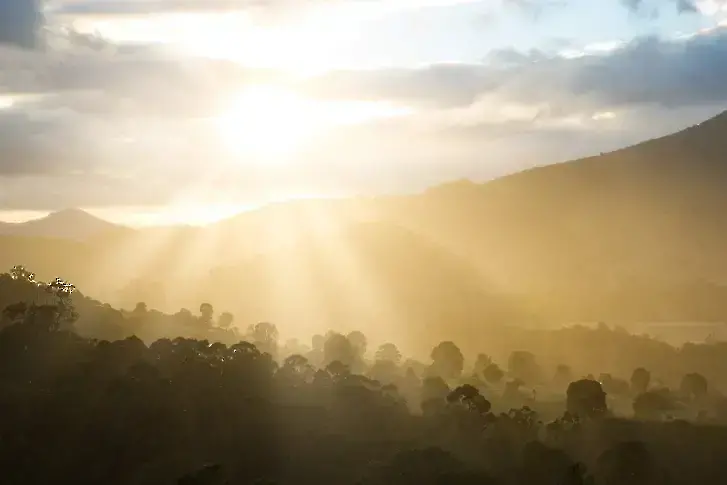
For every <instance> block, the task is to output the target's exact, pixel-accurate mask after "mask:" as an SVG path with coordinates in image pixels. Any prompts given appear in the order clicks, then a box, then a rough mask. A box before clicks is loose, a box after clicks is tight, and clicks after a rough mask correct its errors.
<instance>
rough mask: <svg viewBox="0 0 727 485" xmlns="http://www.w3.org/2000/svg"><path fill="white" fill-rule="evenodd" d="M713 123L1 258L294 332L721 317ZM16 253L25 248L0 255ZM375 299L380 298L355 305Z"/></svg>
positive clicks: (719, 123) (726, 200)
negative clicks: (400, 186)
mask: <svg viewBox="0 0 727 485" xmlns="http://www.w3.org/2000/svg"><path fill="white" fill-rule="evenodd" d="M725 135H727V115H721V116H718V117H716V118H714V119H712V120H708V121H706V122H704V123H702V124H700V125H698V126H695V127H692V128H689V129H687V130H684V131H682V132H679V133H676V134H674V135H670V136H667V137H663V138H659V139H655V140H650V141H648V142H645V143H642V144H639V145H636V146H633V147H630V148H626V149H623V150H618V151H615V152H612V153H608V154H604V155H600V156H596V157H591V158H587V159H582V160H577V161H573V162H567V163H561V164H557V165H550V166H545V167H539V168H535V169H531V170H528V171H525V172H521V173H518V174H514V175H510V176H507V177H503V178H501V179H498V180H495V181H491V182H488V183H484V184H475V183H471V182H461V183H453V184H447V185H443V186H440V187H435V188H433V189H431V190H429V191H427V192H425V193H422V194H419V195H414V196H397V197H379V198H369V199H354V200H339V201H331V200H322V201H298V202H289V203H285V204H278V205H275V206H271V207H267V208H264V209H261V210H259V211H255V212H250V213H244V214H240V215H238V216H236V217H234V218H232V219H229V220H226V221H223V222H221V223H218V224H215V225H212V226H209V227H207V228H203V229H197V228H194V229H191V228H190V229H184V230H182V229H174V230H169V231H162V232H155V233H153V234H152V232H148V231H133V232H130V233H125V234H123V235H121V236H120V235H118V234H115V233H110V234H107V235H106V236H104V237H102V238H92V239H89V240H87V241H86V242H84V243H82V244H78V245H73V246H68V247H67V248H66V249H65V250H63V251H61V250H60V249H58V248H55V247H53V244H52V243H51V242H48V243H42V242H39V241H38V240H34V245H33V249H32V250H30V249H29V248H30V246H29V245H28V242H27V241H23V240H19V239H17V238H5V239H0V249H2V251H0V260H2V261H5V259H7V261H6V262H5V264H6V265H7V264H12V263H14V264H25V265H26V266H28V267H30V268H31V269H33V270H34V271H36V272H38V273H39V274H40V275H41V276H42V277H45V278H48V277H51V276H55V275H56V274H55V273H56V272H58V271H60V270H58V269H56V268H63V269H64V272H63V273H61V274H60V276H63V277H66V278H69V279H71V280H73V281H74V282H76V283H77V284H78V285H79V286H80V287H82V288H87V289H88V290H87V291H91V292H93V293H94V294H95V295H98V297H100V298H102V299H104V300H108V301H111V302H114V303H123V304H124V305H127V306H128V305H131V304H133V302H134V300H137V301H138V300H140V299H146V300H147V302H148V303H149V304H150V305H152V306H162V305H166V306H165V307H164V308H166V309H168V310H170V311H172V310H174V309H176V308H179V307H180V306H187V307H190V308H192V307H194V306H195V305H198V304H199V303H200V302H201V301H210V302H211V303H213V304H215V305H217V306H218V307H219V309H220V310H231V311H233V312H234V313H235V314H236V315H238V316H240V317H241V318H244V319H247V318H250V319H263V318H269V319H272V320H276V319H286V320H289V319H293V318H294V317H295V316H296V315H299V316H300V319H301V320H305V322H301V332H302V333H306V332H308V333H309V332H310V331H320V330H321V327H324V328H325V327H328V326H336V325H342V324H344V323H343V322H341V323H338V322H340V321H341V320H343V319H346V320H352V321H355V322H356V324H357V325H359V324H361V325H363V323H364V320H365V319H366V318H369V319H377V320H378V323H377V325H378V326H379V327H380V329H381V336H382V337H383V336H384V333H385V330H386V328H384V327H386V326H387V325H388V327H390V329H391V331H393V330H395V329H396V330H398V331H399V333H403V334H407V333H408V334H413V333H416V332H417V331H418V329H420V328H422V325H427V326H429V327H432V326H434V325H437V324H439V325H441V326H442V328H446V329H447V332H448V334H449V335H451V336H452V337H453V338H455V337H457V336H465V338H468V336H469V335H471V332H472V331H473V327H474V328H476V327H477V325H479V324H481V323H490V322H492V323H497V322H508V321H519V320H522V319H527V317H528V315H533V314H537V315H538V316H539V317H540V318H539V320H542V319H546V320H551V321H553V322H564V321H573V320H609V321H613V322H624V324H627V323H628V322H637V321H666V320H671V321H689V320H693V321H695V320H702V321H704V320H712V321H715V320H716V321H727V254H725V253H726V252H725V250H724V248H725V247H727V220H725V217H724V215H723V213H722V211H723V209H722V208H723V207H725V206H727V193H725V191H724V188H725V187H727V158H726V157H727V136H725ZM41 246H43V247H47V248H49V249H48V250H47V251H41V250H40V249H38V248H39V247H41ZM19 254H23V255H24V256H27V259H23V260H22V261H18V260H12V261H11V260H10V259H12V258H13V257H14V256H15V255H19ZM51 254H55V255H56V256H54V257H51ZM3 258H4V259H3ZM8 258H9V259H8ZM2 261H0V262H2ZM53 261H56V262H55V263H54V262H53ZM36 263H38V264H40V265H42V267H40V266H38V265H36ZM49 273H50V274H49ZM120 290H123V292H122V291H120ZM304 290H305V291H304ZM306 292H307V293H306ZM311 293H312V296H310V298H309V299H308V300H305V298H304V297H303V295H306V294H309V295H310V294H311ZM292 296H295V297H292ZM120 300H121V301H120ZM381 302H385V303H386V305H382V307H386V308H387V310H388V312H387V311H383V310H380V311H379V310H376V311H374V310H369V311H366V312H364V311H362V308H369V309H371V308H372V307H375V306H376V305H377V303H381ZM266 315H269V316H266ZM354 315H358V317H357V318H354ZM390 321H391V322H392V323H391V324H389V323H388V322H390ZM384 322H386V323H384ZM394 322H395V323H394ZM437 322H439V323H437ZM246 323H249V322H247V321H246ZM278 323H280V324H281V325H288V324H290V322H278Z"/></svg>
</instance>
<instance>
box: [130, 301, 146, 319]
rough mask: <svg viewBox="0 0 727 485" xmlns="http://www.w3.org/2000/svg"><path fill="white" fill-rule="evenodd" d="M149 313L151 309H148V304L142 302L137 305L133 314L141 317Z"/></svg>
mask: <svg viewBox="0 0 727 485" xmlns="http://www.w3.org/2000/svg"><path fill="white" fill-rule="evenodd" d="M148 311H149V308H148V307H147V305H146V303H144V302H143V301H140V302H139V303H137V304H136V306H135V307H134V310H133V311H132V313H133V314H134V316H137V317H140V316H143V315H146V313H147V312H148Z"/></svg>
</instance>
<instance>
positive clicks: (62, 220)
mask: <svg viewBox="0 0 727 485" xmlns="http://www.w3.org/2000/svg"><path fill="white" fill-rule="evenodd" d="M118 227H119V226H116V225H115V224H113V223H111V222H109V221H106V220H104V219H101V218H99V217H96V216H94V215H92V214H89V213H88V212H86V211H84V210H82V209H77V208H69V209H62V210H59V211H56V212H51V213H50V214H48V215H47V216H45V217H41V218H39V219H34V220H32V221H27V222H22V223H17V224H6V225H4V226H3V228H2V229H3V231H2V233H3V234H9V235H18V236H34V237H49V238H60V239H74V240H84V239H88V238H90V237H94V236H97V235H99V234H101V233H104V232H106V231H110V230H112V229H115V228H118Z"/></svg>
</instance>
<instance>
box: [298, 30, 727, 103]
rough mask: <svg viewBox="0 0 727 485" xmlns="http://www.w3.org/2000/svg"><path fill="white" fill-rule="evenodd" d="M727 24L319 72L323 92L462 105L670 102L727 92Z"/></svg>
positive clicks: (711, 99)
mask: <svg viewBox="0 0 727 485" xmlns="http://www.w3.org/2000/svg"><path fill="white" fill-rule="evenodd" d="M725 79H727V29H715V30H713V31H711V32H707V33H703V34H699V35H694V36H692V37H690V38H687V39H680V40H673V41H672V40H661V39H658V38H640V39H636V40H634V41H632V42H630V43H628V44H625V45H624V46H621V47H618V48H615V49H613V50H612V51H610V52H605V53H601V54H598V55H585V54H584V55H582V56H580V57H576V58H564V57H561V56H558V55H554V54H548V53H546V52H543V51H537V50H534V51H529V52H524V53H523V52H518V51H515V50H499V51H496V52H494V53H492V54H491V55H490V57H488V59H486V62H485V63H482V64H441V65H432V66H427V67H425V68H420V69H390V70H380V71H367V72H356V71H339V72H335V73H331V74H328V75H326V76H324V77H321V78H317V79H314V80H312V81H311V82H310V84H309V85H308V86H306V87H307V89H308V91H309V92H311V93H314V94H317V95H320V96H330V97H342V98H345V97H364V98H369V99H388V100H390V99H393V100H401V101H404V102H407V103H411V104H415V105H422V106H439V107H445V106H448V107H456V106H464V105H468V104H470V103H472V102H473V101H474V100H475V99H477V98H478V97H480V96H497V97H499V98H500V99H502V100H505V101H512V102H517V103H521V104H522V103H529V104H539V103H545V104H548V105H550V106H551V108H552V109H553V110H554V111H559V112H563V113H572V112H579V111H582V110H584V109H592V110H593V109H608V108H612V107H618V106H628V105H634V104H658V105H663V106H668V107H680V106H689V105H693V104H705V103H718V102H721V101H725V100H727V83H725V82H724V80H725Z"/></svg>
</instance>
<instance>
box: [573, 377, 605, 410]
mask: <svg viewBox="0 0 727 485" xmlns="http://www.w3.org/2000/svg"><path fill="white" fill-rule="evenodd" d="M566 396H567V400H566V407H567V409H568V412H569V413H571V414H574V415H576V416H580V417H584V418H585V417H587V418H596V417H601V416H604V415H605V414H606V412H607V411H608V408H607V406H606V393H605V392H604V391H603V388H602V387H601V383H600V382H598V381H592V380H588V379H581V380H579V381H576V382H572V383H571V384H570V385H569V386H568V390H567V391H566Z"/></svg>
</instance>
